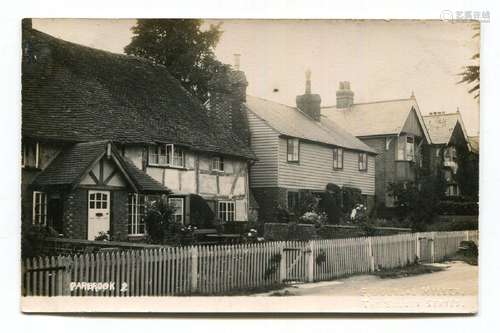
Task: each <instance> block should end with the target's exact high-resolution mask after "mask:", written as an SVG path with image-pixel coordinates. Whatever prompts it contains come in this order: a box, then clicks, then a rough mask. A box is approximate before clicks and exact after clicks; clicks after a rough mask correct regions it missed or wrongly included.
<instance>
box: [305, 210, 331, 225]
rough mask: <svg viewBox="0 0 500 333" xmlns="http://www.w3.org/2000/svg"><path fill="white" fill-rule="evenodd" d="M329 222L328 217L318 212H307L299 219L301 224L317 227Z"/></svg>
mask: <svg viewBox="0 0 500 333" xmlns="http://www.w3.org/2000/svg"><path fill="white" fill-rule="evenodd" d="M327 220H328V217H327V216H326V214H325V213H317V212H305V213H304V215H302V216H301V217H300V218H299V222H300V223H304V224H314V225H315V226H317V227H320V226H322V225H323V224H325V222H326V221H327Z"/></svg>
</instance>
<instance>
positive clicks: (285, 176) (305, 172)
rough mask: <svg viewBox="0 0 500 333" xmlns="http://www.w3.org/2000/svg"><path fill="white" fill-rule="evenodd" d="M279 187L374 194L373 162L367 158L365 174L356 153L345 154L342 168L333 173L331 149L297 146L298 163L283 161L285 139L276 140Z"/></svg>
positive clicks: (301, 143) (303, 144) (304, 144)
mask: <svg viewBox="0 0 500 333" xmlns="http://www.w3.org/2000/svg"><path fill="white" fill-rule="evenodd" d="M278 169H279V181H278V182H279V186H280V187H286V188H297V189H311V190H324V189H325V186H326V184H328V183H334V184H337V185H339V186H352V187H357V188H359V189H361V191H362V193H363V194H367V195H374V194H375V158H374V156H373V155H368V171H359V169H358V152H355V151H352V150H344V168H343V169H342V170H333V152H332V148H331V147H328V146H325V145H320V144H314V143H308V142H303V141H301V142H300V162H299V163H288V162H287V160H286V139H284V138H280V140H279V168H278Z"/></svg>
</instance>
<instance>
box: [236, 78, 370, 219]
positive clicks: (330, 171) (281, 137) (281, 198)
mask: <svg viewBox="0 0 500 333" xmlns="http://www.w3.org/2000/svg"><path fill="white" fill-rule="evenodd" d="M320 103H321V98H320V96H319V95H316V94H312V93H311V89H310V79H309V78H308V80H307V83H306V93H305V94H304V95H300V96H298V97H297V107H291V106H286V105H283V104H279V103H276V102H272V101H269V100H265V99H261V98H257V97H252V96H247V101H246V104H245V105H246V107H247V114H248V122H249V126H250V132H251V146H252V150H253V151H254V152H255V154H256V156H257V158H258V160H257V161H256V162H255V163H254V164H253V165H252V168H251V176H250V185H251V188H252V192H253V193H254V194H255V197H256V199H257V201H258V204H259V216H260V217H261V219H262V220H263V221H265V222H272V221H275V219H276V209H277V208H278V207H280V208H288V209H289V210H293V209H294V208H296V205H297V204H298V200H299V198H300V193H301V192H304V191H308V192H313V193H314V192H321V191H324V190H325V187H326V185H327V184H329V183H333V184H336V185H338V186H340V187H344V186H345V187H354V188H357V189H360V190H361V192H362V194H363V196H364V197H365V199H366V202H367V203H368V205H369V206H372V204H373V198H374V195H375V150H374V149H372V148H370V147H368V146H367V145H366V144H364V143H363V142H361V141H360V140H358V139H357V138H356V137H354V136H353V135H351V134H349V133H348V132H347V131H345V130H344V129H343V128H341V127H340V126H338V125H337V124H336V123H334V122H332V121H330V120H329V119H328V118H326V117H324V116H321V114H320Z"/></svg>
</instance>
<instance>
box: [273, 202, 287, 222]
mask: <svg viewBox="0 0 500 333" xmlns="http://www.w3.org/2000/svg"><path fill="white" fill-rule="evenodd" d="M275 216H276V221H277V222H278V223H288V222H290V211H289V210H288V209H286V208H283V207H281V206H278V207H277V208H276V211H275Z"/></svg>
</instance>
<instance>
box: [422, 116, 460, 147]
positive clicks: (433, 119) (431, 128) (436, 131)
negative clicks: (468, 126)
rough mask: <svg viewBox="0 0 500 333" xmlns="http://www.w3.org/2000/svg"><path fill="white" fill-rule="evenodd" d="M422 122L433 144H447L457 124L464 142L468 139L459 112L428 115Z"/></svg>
mask: <svg viewBox="0 0 500 333" xmlns="http://www.w3.org/2000/svg"><path fill="white" fill-rule="evenodd" d="M424 121H425V126H426V127H427V131H428V132H429V135H430V137H431V142H432V143H433V144H448V143H449V142H450V139H451V135H452V134H453V131H454V129H455V126H457V123H458V124H460V126H461V128H462V131H464V137H465V138H466V140H467V138H468V136H467V133H465V127H464V125H463V122H462V117H461V116H460V113H459V112H455V113H434V114H430V115H427V116H424Z"/></svg>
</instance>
